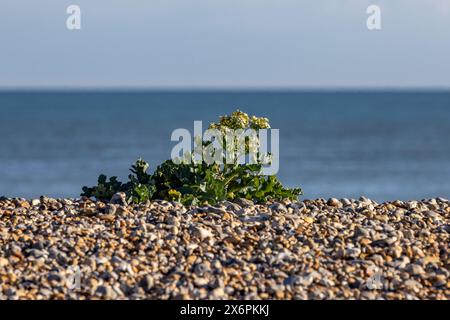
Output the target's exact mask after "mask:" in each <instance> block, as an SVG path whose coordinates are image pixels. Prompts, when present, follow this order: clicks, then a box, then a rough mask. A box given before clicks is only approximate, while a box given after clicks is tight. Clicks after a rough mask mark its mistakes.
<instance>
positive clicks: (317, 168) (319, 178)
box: [0, 90, 450, 202]
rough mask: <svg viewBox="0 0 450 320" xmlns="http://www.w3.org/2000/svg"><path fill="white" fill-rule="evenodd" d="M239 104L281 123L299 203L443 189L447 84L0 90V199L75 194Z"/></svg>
mask: <svg viewBox="0 0 450 320" xmlns="http://www.w3.org/2000/svg"><path fill="white" fill-rule="evenodd" d="M236 109H239V110H242V111H244V112H247V113H249V114H252V115H256V116H264V117H267V118H269V119H270V122H271V126H272V128H277V129H279V130H280V170H279V173H278V176H279V178H280V179H281V181H282V182H283V183H284V184H285V185H287V186H290V187H301V188H302V189H303V193H304V195H303V196H302V198H303V199H313V198H329V197H335V198H359V197H360V196H365V197H368V198H371V199H374V200H376V201H378V202H381V201H387V200H395V199H401V200H410V199H418V200H420V199H426V198H432V197H444V198H448V197H449V195H450V92H449V91H391V92H388V91H382V90H378V91H377V90H373V91H358V90H355V91H339V90H338V91H321V90H317V91H295V90H287V91H277V90H254V91H242V90H236V91H226V90H217V91H212V90H209V91H208V90H207V91H200V90H198V91H187V90H186V91H170V90H161V91H144V90H135V91H132V90H130V91H126V90H103V91H94V90H85V91H83V90H78V91H61V90H59V91H2V92H0V196H7V197H24V198H36V197H39V196H41V195H46V196H51V197H57V198H62V197H78V196H79V195H80V192H81V188H82V186H85V185H88V186H91V185H94V184H95V183H96V180H97V177H98V175H99V174H101V173H103V174H106V175H108V176H110V175H116V176H118V177H119V178H120V179H126V177H127V175H128V168H129V167H130V165H131V164H132V163H133V162H134V161H135V160H136V159H137V158H139V157H142V158H144V159H145V160H147V161H148V162H149V163H150V171H151V170H153V169H154V168H155V167H156V166H157V165H158V164H159V163H161V162H162V161H163V160H165V159H168V158H170V153H171V150H172V148H173V146H174V145H175V144H176V142H173V141H171V133H172V132H173V130H175V129H177V128H185V129H188V130H189V131H191V132H192V131H193V128H194V121H195V120H201V121H203V123H204V126H207V125H208V124H209V122H211V121H215V120H216V119H218V117H219V116H220V115H224V114H229V113H231V112H232V111H234V110H236Z"/></svg>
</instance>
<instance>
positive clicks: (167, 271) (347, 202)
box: [0, 194, 450, 300]
mask: <svg viewBox="0 0 450 320" xmlns="http://www.w3.org/2000/svg"><path fill="white" fill-rule="evenodd" d="M449 214H450V204H449V202H448V200H445V199H428V200H421V201H410V202H408V201H393V202H386V203H381V204H377V203H376V202H374V201H372V200H370V199H367V198H364V197H362V198H360V199H358V200H354V199H342V200H337V199H335V198H331V199H328V200H326V199H316V200H304V201H302V202H296V201H283V202H270V203H267V204H255V203H253V202H252V201H250V200H246V199H238V200H236V202H229V201H223V202H221V203H219V204H217V205H215V206H200V207H195V206H190V207H185V206H183V205H181V204H179V203H176V202H168V201H152V202H150V201H149V202H147V203H145V204H140V205H135V204H127V203H126V202H125V198H124V195H123V194H116V195H115V196H114V197H113V199H111V201H110V203H103V202H99V201H93V200H90V199H86V198H83V199H51V198H47V197H41V198H40V199H34V200H30V201H27V200H25V199H10V198H5V197H2V198H0V239H1V246H0V284H1V285H0V298H4V299H20V298H21V297H27V298H29V299H133V300H135V299H180V298H181V299H241V300H242V299H433V300H434V299H443V300H445V299H447V300H448V299H450V281H449V280H450V279H449V276H450V272H449V271H448V263H449V261H450V255H449V246H448V243H450V215H449ZM75 266H77V267H78V268H79V269H74V267H75ZM74 270H79V276H80V280H81V281H80V286H81V288H80V289H76V288H75V289H74V288H72V287H71V286H70V285H67V283H69V284H70V282H67V276H68V275H74V274H76V272H75V273H74ZM376 277H379V281H380V283H378V282H376V281H378V280H376V281H375V280H374V279H377V278H376ZM374 281H375V282H374ZM367 284H373V285H371V286H370V288H368V285H367Z"/></svg>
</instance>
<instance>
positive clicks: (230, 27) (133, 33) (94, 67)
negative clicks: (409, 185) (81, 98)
mask: <svg viewBox="0 0 450 320" xmlns="http://www.w3.org/2000/svg"><path fill="white" fill-rule="evenodd" d="M71 4H76V5H79V6H80V7H81V11H82V12H81V20H82V29H81V30H79V31H69V30H67V28H66V25H65V21H66V18H67V16H68V15H67V14H66V8H67V7H68V6H69V5H71ZM370 4H376V5H379V6H380V7H381V10H382V30H380V31H369V30H367V28H366V19H367V14H366V8H367V7H368V5H370ZM25 87H26V88H29V87H33V88H34V87H39V88H51V87H64V88H67V87H127V88H132V87H141V88H143V87H150V88H223V87H225V88H254V87H268V88H285V87H286V88H347V87H364V88H366V87H377V88H379V87H382V88H385V87H388V88H389V87H401V88H413V87H423V88H437V87H439V88H450V1H449V0H389V1H387V0H386V1H382V0H379V1H375V0H374V1H366V0H320V1H317V0H315V1H313V0H309V1H303V0H270V1H268V0H214V1H211V0H151V1H145V0H122V1H119V0H96V1H92V0H71V1H65V0H39V1H35V0H8V1H1V2H0V88H25Z"/></svg>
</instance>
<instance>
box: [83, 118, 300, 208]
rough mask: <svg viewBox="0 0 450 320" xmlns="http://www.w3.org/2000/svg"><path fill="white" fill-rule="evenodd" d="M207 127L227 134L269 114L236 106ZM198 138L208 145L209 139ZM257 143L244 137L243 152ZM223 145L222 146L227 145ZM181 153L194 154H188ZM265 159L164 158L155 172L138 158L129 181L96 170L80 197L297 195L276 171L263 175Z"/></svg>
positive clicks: (258, 198)
mask: <svg viewBox="0 0 450 320" xmlns="http://www.w3.org/2000/svg"><path fill="white" fill-rule="evenodd" d="M209 128H210V129H217V130H219V131H220V132H222V133H224V134H226V133H227V132H228V131H230V130H238V129H243V130H246V129H254V130H259V129H268V128H270V125H269V120H268V119H267V118H258V117H255V116H251V117H250V116H248V115H247V114H246V113H244V112H241V111H235V112H233V113H232V114H231V115H228V116H222V117H221V118H220V121H219V122H217V123H211V124H210V126H209ZM202 143H203V145H208V143H211V142H202ZM222 143H223V142H221V144H222ZM235 145H237V143H236V144H234V143H233V148H235V147H234V146H235ZM258 146H259V141H258V140H257V139H255V138H254V137H253V138H251V137H250V138H249V139H247V140H245V149H244V150H245V151H244V153H253V154H255V153H257V152H256V150H257V148H258ZM223 147H224V149H226V147H227V146H223ZM228 147H229V146H228ZM235 151H238V150H237V149H236V150H235ZM241 153H242V150H241ZM241 156H242V154H241ZM185 157H192V154H188V155H185ZM267 161H270V159H269V160H267ZM263 164H264V163H239V162H238V161H235V162H232V163H229V162H226V161H224V164H217V163H212V164H207V163H206V162H204V161H200V162H198V161H188V162H186V161H174V160H166V161H165V162H163V163H162V164H160V165H159V166H158V167H157V168H156V170H155V171H154V172H153V174H149V173H148V169H149V165H148V163H147V162H145V161H144V160H142V159H139V160H137V161H136V163H135V164H134V165H133V166H132V167H131V169H130V170H131V174H130V175H129V176H128V178H129V181H128V182H126V183H122V182H120V181H118V180H117V177H111V178H109V180H108V179H107V177H106V176H105V175H100V176H99V178H98V184H97V186H94V187H90V188H89V187H83V193H82V194H81V196H86V197H95V198H96V199H98V200H103V201H108V200H110V199H111V197H112V196H113V195H114V194H115V193H117V192H124V193H125V194H126V196H127V200H128V202H134V203H142V202H146V201H147V200H153V199H164V200H169V201H179V202H181V203H183V204H186V205H197V204H205V203H209V204H215V203H217V202H219V201H222V200H230V201H233V200H234V199H237V198H245V199H249V200H253V201H255V202H259V203H263V202H266V201H268V200H283V199H291V200H295V199H297V198H298V197H299V195H301V194H302V191H301V189H299V188H294V189H289V188H285V187H283V185H282V184H281V182H280V181H279V180H278V179H277V177H276V176H275V175H269V176H265V175H261V174H260V173H261V169H262V166H263Z"/></svg>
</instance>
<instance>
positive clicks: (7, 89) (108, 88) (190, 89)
mask: <svg viewBox="0 0 450 320" xmlns="http://www.w3.org/2000/svg"><path fill="white" fill-rule="evenodd" d="M8 92H18V93H20V92H24V93H26V92H450V86H323V87H318V86H240V87H232V86H191V87H188V86H29V87H26V86H24V87H2V86H0V93H8Z"/></svg>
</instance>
